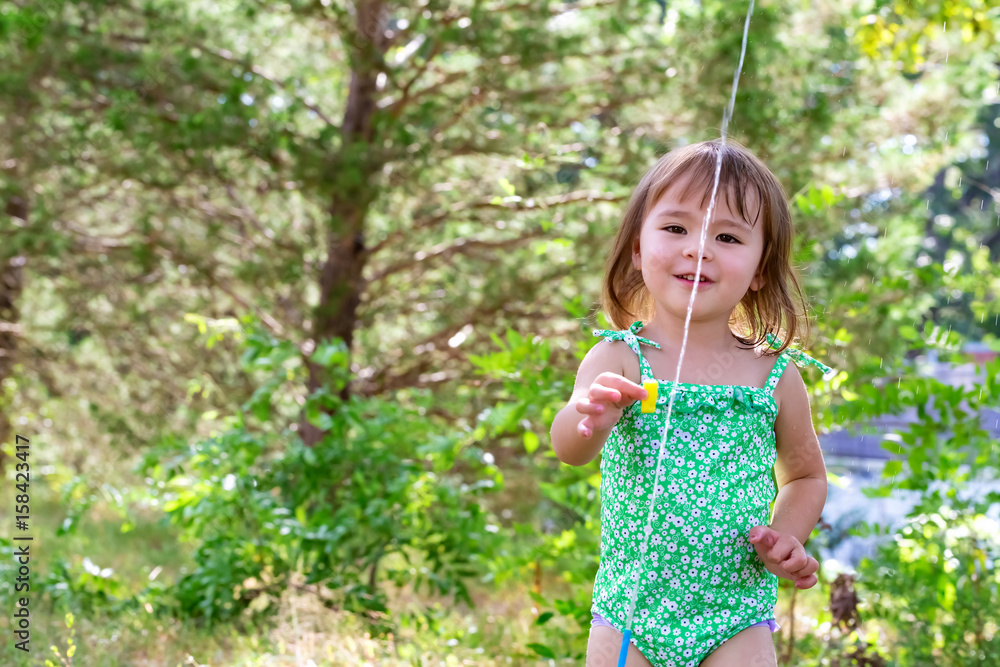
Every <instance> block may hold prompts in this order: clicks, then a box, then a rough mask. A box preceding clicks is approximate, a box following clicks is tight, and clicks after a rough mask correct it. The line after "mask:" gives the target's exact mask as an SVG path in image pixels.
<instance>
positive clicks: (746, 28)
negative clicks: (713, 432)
mask: <svg viewBox="0 0 1000 667" xmlns="http://www.w3.org/2000/svg"><path fill="white" fill-rule="evenodd" d="M754 1H755V0H750V6H749V8H747V17H746V21H745V22H744V24H743V46H742V48H741V49H740V63H739V65H737V67H736V71H735V72H734V73H733V91H732V94H731V95H730V96H729V104H728V105H727V106H726V111H725V113H724V114H723V116H722V145H721V146H720V147H719V150H718V152H717V153H716V156H715V180H714V181H713V183H712V197H711V199H710V200H709V202H708V209H707V210H706V211H705V222H704V224H702V226H701V234H700V236H699V245H698V266H697V268H696V269H695V279H694V287H693V289H692V290H691V298H690V299H689V300H688V307H687V316H686V317H685V319H684V337H683V338H682V339H681V352H680V355H679V357H678V359H677V372H676V373H675V374H674V384H673V386H672V387H671V389H670V399H669V400H668V401H667V418H666V420H665V421H664V423H663V430H662V432H661V433H660V439H659V442H658V443H657V447H658V449H659V454H658V456H657V459H656V476H655V477H653V497H652V499H651V500H650V503H649V512H648V513H647V514H646V528H645V530H643V535H644V536H643V540H642V548H641V549H640V550H639V553H640V554H643V556H642V564H641V566H640V569H639V571H638V572H636V573H635V576H634V577H633V578H634V579H635V585H634V586H633V587H632V593H631V594H630V595H629V604H628V615H627V618H626V621H625V629H626V632H629V631H630V630H631V628H632V616H633V614H634V613H635V604H636V600H637V599H638V597H639V582H640V581H641V580H642V573H643V572H644V571H645V565H646V554H647V553H648V546H649V535H650V534H651V533H652V532H653V528H652V517H653V507H655V506H656V496H657V492H658V491H659V489H660V483H659V480H660V470H661V469H662V466H663V453H664V452H665V451H666V449H667V448H666V447H665V446H663V443H665V442H666V441H667V431H668V430H669V428H670V415H671V412H672V411H673V407H674V396H675V394H676V393H677V386H678V384H679V383H680V377H681V365H682V364H683V363H684V351H685V350H686V349H687V339H688V329H689V328H690V325H691V312H692V311H693V310H694V298H695V296H696V295H697V294H698V284H699V281H700V280H701V260H702V255H703V254H704V250H705V237H706V236H707V235H708V225H709V222H710V221H711V219H712V213H713V211H714V210H715V201H716V196H717V195H718V191H719V174H720V173H721V171H722V151H723V149H724V148H725V146H726V132H727V130H728V129H729V120H730V119H731V118H732V117H733V107H734V106H735V105H736V89H737V86H738V85H739V81H740V73H741V72H742V71H743V59H744V57H745V56H746V52H747V36H748V35H749V33H750V17H751V16H752V15H753V6H754ZM625 648H626V647H624V646H623V649H625Z"/></svg>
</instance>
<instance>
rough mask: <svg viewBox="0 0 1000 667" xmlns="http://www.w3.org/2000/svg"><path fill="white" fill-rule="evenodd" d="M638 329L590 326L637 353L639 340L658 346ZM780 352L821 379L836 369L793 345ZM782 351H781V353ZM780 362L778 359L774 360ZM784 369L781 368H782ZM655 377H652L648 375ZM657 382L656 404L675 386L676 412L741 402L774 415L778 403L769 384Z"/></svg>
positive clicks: (776, 344) (771, 341) (662, 403)
mask: <svg viewBox="0 0 1000 667" xmlns="http://www.w3.org/2000/svg"><path fill="white" fill-rule="evenodd" d="M641 329H642V322H634V323H633V324H632V326H630V327H629V328H628V329H626V330H623V331H612V330H608V329H594V330H593V335H594V336H602V337H603V338H604V340H606V341H608V342H611V341H616V340H620V341H624V342H625V343H626V344H627V345H628V346H629V347H630V348H632V349H633V350H634V351H635V352H636V354H638V353H639V350H638V347H639V343H642V344H644V345H650V346H652V347H655V348H657V349H660V346H659V345H658V344H657V343H654V342H653V341H651V340H648V339H646V338H642V337H640V336H638V335H637V334H638V333H639V331H640V330H641ZM767 342H768V343H769V344H770V345H771V347H772V348H773V349H778V348H779V347H781V341H780V340H779V339H778V338H777V337H775V336H774V335H773V334H767ZM784 353H787V354H788V359H789V360H791V361H792V362H794V363H795V364H796V365H797V366H800V367H803V368H804V367H806V366H809V365H812V366H815V367H816V368H819V369H820V370H821V371H823V379H824V380H826V379H829V378H830V377H832V376H833V375H835V374H836V371H835V370H834V369H832V368H830V367H829V366H827V365H826V364H824V363H822V362H820V361H818V360H816V359H814V358H812V357H810V356H809V355H808V354H806V353H805V352H803V351H801V350H798V349H796V348H794V347H787V348H785V351H784ZM784 353H783V354H784ZM775 363H776V364H778V363H781V362H780V360H779V361H778V362H775ZM782 370H784V369H782ZM651 379H655V378H651ZM657 381H658V382H659V383H660V389H659V395H658V396H657V399H656V404H657V406H658V407H659V406H662V407H664V408H666V406H667V403H668V402H669V400H670V393H671V391H672V390H673V389H674V388H675V387H676V388H677V392H676V395H675V396H674V405H673V410H674V411H676V412H680V413H689V414H691V413H696V412H698V411H699V410H700V409H701V408H709V409H712V410H716V411H719V412H724V411H726V410H729V409H731V408H732V407H733V406H734V405H735V404H737V403H738V404H740V405H742V406H743V407H744V408H745V409H746V410H747V411H748V412H760V413H764V414H771V415H777V412H778V406H777V403H776V402H775V400H774V395H773V390H772V388H771V386H770V385H767V386H764V387H750V386H746V385H703V384H689V383H684V382H680V383H675V382H674V381H673V380H657ZM640 408H641V405H640V402H639V401H636V402H635V403H633V404H632V405H631V406H629V408H628V410H631V411H638V410H639V409H640Z"/></svg>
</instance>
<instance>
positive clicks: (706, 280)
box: [674, 276, 714, 288]
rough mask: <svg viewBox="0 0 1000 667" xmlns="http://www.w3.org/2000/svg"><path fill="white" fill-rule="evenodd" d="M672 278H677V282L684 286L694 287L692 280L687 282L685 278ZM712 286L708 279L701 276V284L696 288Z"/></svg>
mask: <svg viewBox="0 0 1000 667" xmlns="http://www.w3.org/2000/svg"><path fill="white" fill-rule="evenodd" d="M674 277H675V278H677V280H679V281H681V282H682V283H684V284H686V285H694V280H689V279H687V278H682V277H681V276H674ZM713 284H714V283H713V282H712V281H711V280H709V279H708V278H705V277H704V276H702V278H701V282H700V283H698V287H699V288H701V287H705V286H706V285H713Z"/></svg>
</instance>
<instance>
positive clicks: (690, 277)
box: [681, 273, 708, 283]
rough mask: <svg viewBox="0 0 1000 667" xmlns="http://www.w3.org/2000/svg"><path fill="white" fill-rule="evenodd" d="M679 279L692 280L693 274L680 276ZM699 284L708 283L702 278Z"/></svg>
mask: <svg viewBox="0 0 1000 667" xmlns="http://www.w3.org/2000/svg"><path fill="white" fill-rule="evenodd" d="M681 278H684V279H685V280H694V274H691V273H688V274H687V275H683V276H681ZM700 282H703V283H704V282H708V281H707V280H706V279H705V278H702V279H701V281H700Z"/></svg>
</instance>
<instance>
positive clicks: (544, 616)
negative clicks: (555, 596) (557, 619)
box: [535, 611, 556, 625]
mask: <svg viewBox="0 0 1000 667" xmlns="http://www.w3.org/2000/svg"><path fill="white" fill-rule="evenodd" d="M555 615H556V614H555V612H554V611H547V612H545V613H544V614H541V615H539V617H538V619H537V620H536V621H535V625H545V624H546V623H547V622H548V621H549V619H551V618H552V617H553V616H555Z"/></svg>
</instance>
